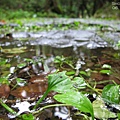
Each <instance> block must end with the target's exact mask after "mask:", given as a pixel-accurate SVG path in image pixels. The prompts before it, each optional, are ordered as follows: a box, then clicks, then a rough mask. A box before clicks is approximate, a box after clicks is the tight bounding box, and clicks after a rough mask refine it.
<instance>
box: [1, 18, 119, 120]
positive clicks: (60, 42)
mask: <svg viewBox="0 0 120 120" xmlns="http://www.w3.org/2000/svg"><path fill="white" fill-rule="evenodd" d="M4 25H6V24H2V23H1V26H0V27H1V34H0V46H1V52H0V57H1V58H2V59H3V58H5V59H7V60H8V63H10V67H7V68H8V69H7V68H1V71H0V74H1V76H4V75H6V74H8V73H9V72H10V73H11V76H10V78H9V79H15V78H16V77H18V78H19V77H20V78H23V79H26V80H27V82H29V83H34V81H35V80H36V79H39V80H40V79H41V78H42V79H44V75H46V74H45V72H46V71H47V70H45V69H44V68H43V66H42V62H41V60H40V61H39V58H42V60H44V65H45V64H47V66H48V67H49V70H48V71H55V70H56V66H55V64H54V58H55V57H56V56H64V57H71V58H72V60H73V58H74V59H75V61H74V60H73V61H74V62H75V63H74V67H76V63H77V62H78V61H79V63H80V67H79V70H81V71H87V70H88V69H89V70H92V71H93V72H92V74H91V76H85V78H86V80H87V81H89V83H90V84H91V86H93V87H94V84H95V82H97V83H96V87H97V88H99V89H102V88H103V87H104V86H105V85H107V84H109V83H111V82H112V81H111V80H113V79H114V81H115V82H116V83H117V84H120V79H119V77H120V76H119V75H120V51H119V49H118V46H117V45H116V44H117V43H118V41H119V40H120V33H119V32H120V22H119V21H105V20H92V19H90V20H89V21H88V20H84V19H49V20H48V19H42V20H41V21H34V22H29V23H25V24H24V25H23V26H24V28H25V29H27V30H25V29H24V30H15V28H17V27H18V26H19V25H18V24H11V23H10V24H9V25H8V26H9V27H10V30H13V32H11V31H10V30H8V31H7V32H5V31H4V29H3V26H4ZM51 25H52V29H49V30H42V31H41V30H40V31H35V32H32V30H30V28H31V26H32V27H33V26H37V27H42V26H45V27H51ZM23 26H22V27H23ZM61 26H62V27H61ZM71 26H72V27H71ZM69 27H70V29H69ZM25 58H29V59H32V60H34V61H37V62H36V63H37V64H35V65H34V64H28V65H27V66H25V68H27V69H28V70H27V71H26V70H24V69H23V68H22V69H21V68H19V69H16V66H17V65H18V64H20V63H23V62H24V61H25ZM2 59H1V60H2ZM104 64H109V65H110V66H111V67H112V68H113V73H114V74H112V75H107V74H106V73H105V74H102V73H100V71H101V68H102V66H103V65H104ZM63 68H64V69H66V70H67V69H68V67H66V66H64V65H63ZM63 68H62V69H63ZM3 70H5V71H6V72H5V73H4V71H3ZM48 71H47V72H48ZM94 71H95V72H94ZM28 72H29V74H30V75H29V74H28ZM41 74H44V75H43V76H38V75H41ZM36 76H37V77H38V78H37V77H36ZM33 77H34V78H33ZM90 78H91V79H92V80H91V79H90ZM28 80H29V81H28ZM104 80H105V81H104ZM101 81H102V82H101ZM14 82H15V81H14V80H13V83H12V84H13V85H14V84H15V83H14ZM41 84H43V85H44V87H42V86H41V91H39V92H38V93H37V92H36V91H37V87H38V86H36V84H35V85H28V86H26V87H24V88H23V87H22V88H18V89H16V90H14V91H12V92H11V95H12V97H13V98H14V97H15V98H22V99H27V98H24V96H19V94H18V93H21V91H22V90H26V91H27V89H29V90H28V93H29V94H28V97H31V96H32V97H36V96H37V95H39V94H40V92H41V94H43V93H44V91H45V90H46V87H47V84H46V82H43V83H41ZM45 86H46V87H45ZM11 87H12V86H11ZM31 87H32V88H35V91H34V94H33V91H32V92H31V91H30V88H31ZM3 88H4V86H3ZM86 91H89V89H87V90H86ZM1 94H3V93H1ZM5 94H6V93H5ZM92 94H93V93H92ZM20 95H21V94H20ZM6 97H8V96H7V95H6ZM13 98H11V96H10V97H8V104H11V101H12V103H14V99H13ZM90 99H91V101H92V99H93V97H90ZM33 101H34V100H33ZM33 101H32V102H33ZM48 101H49V100H48ZM52 102H53V103H54V101H51V104H52ZM44 104H48V102H46V103H44ZM1 109H2V110H3V108H1ZM4 111H5V110H4ZM51 111H52V112H51ZM75 112H76V109H74V108H69V107H68V108H67V107H56V108H55V109H54V108H51V109H46V110H44V111H43V113H42V114H37V117H38V118H39V119H40V120H58V119H59V118H60V120H77V119H81V116H79V115H78V116H76V115H74V114H75ZM1 113H4V112H2V111H1ZM55 116H56V117H55ZM0 117H1V118H2V119H3V118H4V117H6V115H5V116H2V115H1V116H0ZM6 119H9V118H6Z"/></svg>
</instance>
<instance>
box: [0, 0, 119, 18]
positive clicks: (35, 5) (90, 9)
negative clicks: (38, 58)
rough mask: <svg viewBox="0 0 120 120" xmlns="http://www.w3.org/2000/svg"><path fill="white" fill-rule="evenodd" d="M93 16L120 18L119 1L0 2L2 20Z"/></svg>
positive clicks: (3, 0) (17, 0)
mask: <svg viewBox="0 0 120 120" xmlns="http://www.w3.org/2000/svg"><path fill="white" fill-rule="evenodd" d="M92 16H93V17H96V18H115V19H116V18H119V16H120V2H119V0H0V19H2V18H8V19H12V18H20V17H25V18H26V17H72V18H78V17H79V18H85V17H92Z"/></svg>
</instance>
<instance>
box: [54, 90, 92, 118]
mask: <svg viewBox="0 0 120 120" xmlns="http://www.w3.org/2000/svg"><path fill="white" fill-rule="evenodd" d="M54 99H55V100H57V101H59V102H61V103H65V104H68V105H71V106H75V107H76V108H78V109H79V110H80V111H82V112H87V113H90V114H91V116H92V118H94V113H93V107H92V104H91V102H90V100H89V99H88V98H87V97H86V96H84V95H83V94H82V93H80V92H76V91H73V90H71V91H69V92H66V93H63V94H57V95H55V96H54Z"/></svg>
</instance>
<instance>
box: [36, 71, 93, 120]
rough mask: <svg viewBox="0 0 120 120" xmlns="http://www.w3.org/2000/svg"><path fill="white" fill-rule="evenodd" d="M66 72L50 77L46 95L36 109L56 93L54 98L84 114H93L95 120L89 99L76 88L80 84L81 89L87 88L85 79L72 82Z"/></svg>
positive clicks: (76, 79)
mask: <svg viewBox="0 0 120 120" xmlns="http://www.w3.org/2000/svg"><path fill="white" fill-rule="evenodd" d="M65 73H66V71H63V72H58V73H54V74H50V75H49V76H48V88H47V90H46V92H45V93H44V95H43V96H42V97H41V98H40V99H39V100H38V102H37V103H36V105H35V106H34V109H36V107H37V106H38V105H39V104H40V102H42V100H43V99H44V98H45V97H46V96H47V95H48V93H49V92H50V91H52V90H53V91H56V92H58V93H61V94H58V95H55V96H54V98H55V99H56V100H57V101H59V102H62V103H65V104H66V105H71V106H75V107H76V108H78V109H79V110H81V111H83V112H88V113H90V114H91V116H92V119H93V120H94V112H93V108H92V104H91V102H90V101H89V99H88V98H87V97H86V96H85V95H83V94H82V93H81V92H78V91H76V90H77V89H76V88H75V87H74V86H77V85H78V83H79V84H80V85H79V86H77V87H79V89H80V88H83V87H85V86H86V84H85V82H84V81H83V79H80V78H78V77H76V78H75V79H73V81H71V79H70V78H69V77H68V76H67V75H66V74H65Z"/></svg>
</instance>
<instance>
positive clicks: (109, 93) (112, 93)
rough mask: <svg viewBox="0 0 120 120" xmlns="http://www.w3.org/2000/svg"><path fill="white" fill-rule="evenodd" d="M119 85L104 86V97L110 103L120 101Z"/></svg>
mask: <svg viewBox="0 0 120 120" xmlns="http://www.w3.org/2000/svg"><path fill="white" fill-rule="evenodd" d="M119 91H120V89H119V85H114V84H109V85H107V86H105V87H104V88H103V91H102V98H103V99H104V101H106V102H108V103H115V104H119V103H120V94H119Z"/></svg>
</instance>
